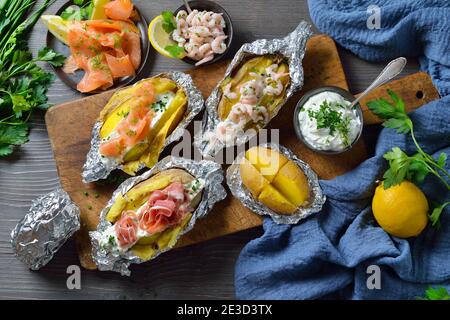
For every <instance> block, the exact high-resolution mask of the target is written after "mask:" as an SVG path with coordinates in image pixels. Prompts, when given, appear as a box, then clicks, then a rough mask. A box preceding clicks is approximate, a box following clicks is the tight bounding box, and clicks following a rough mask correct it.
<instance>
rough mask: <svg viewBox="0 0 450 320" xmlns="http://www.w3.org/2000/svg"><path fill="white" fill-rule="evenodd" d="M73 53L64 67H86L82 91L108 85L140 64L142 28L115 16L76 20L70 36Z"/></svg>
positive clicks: (71, 70) (132, 73)
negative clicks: (113, 18)
mask: <svg viewBox="0 0 450 320" xmlns="http://www.w3.org/2000/svg"><path fill="white" fill-rule="evenodd" d="M67 40H68V44H69V47H70V51H71V57H69V58H68V59H67V62H66V64H65V66H64V69H63V70H64V71H65V72H67V73H73V72H74V71H75V70H77V69H83V70H84V71H85V75H84V77H83V79H82V80H81V81H80V83H78V85H77V89H78V90H79V91H81V92H90V91H93V90H96V89H107V88H109V87H111V86H112V85H113V83H114V79H115V78H120V77H127V76H132V75H134V74H135V71H136V69H137V68H139V66H140V64H141V42H140V35H139V30H138V29H137V28H136V26H135V25H134V24H133V23H132V22H128V21H115V20H109V19H104V20H87V21H73V22H72V23H71V24H70V25H69V32H68V36H67Z"/></svg>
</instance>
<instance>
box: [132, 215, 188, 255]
mask: <svg viewBox="0 0 450 320" xmlns="http://www.w3.org/2000/svg"><path fill="white" fill-rule="evenodd" d="M191 217H192V214H190V213H189V214H187V215H186V217H185V218H184V219H183V222H182V223H181V224H179V225H176V226H174V227H171V228H169V229H166V230H164V231H163V232H160V233H157V234H154V235H151V236H149V237H143V238H141V239H139V241H138V243H136V244H135V245H134V246H133V247H132V248H131V252H132V253H133V254H134V255H136V256H138V257H139V258H141V259H142V260H144V261H145V260H150V259H151V258H152V257H153V256H155V254H156V253H157V252H158V251H162V250H164V249H166V248H172V247H173V246H174V245H175V243H176V241H177V237H178V234H179V233H180V232H181V231H183V229H184V228H185V227H186V225H187V224H188V223H189V221H190V220H191Z"/></svg>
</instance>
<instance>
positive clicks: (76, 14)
mask: <svg viewBox="0 0 450 320" xmlns="http://www.w3.org/2000/svg"><path fill="white" fill-rule="evenodd" d="M60 16H61V18H62V19H63V20H66V21H73V20H78V21H80V20H81V18H82V13H81V9H80V8H79V7H67V8H66V9H65V10H64V11H63V12H62V13H61V15H60Z"/></svg>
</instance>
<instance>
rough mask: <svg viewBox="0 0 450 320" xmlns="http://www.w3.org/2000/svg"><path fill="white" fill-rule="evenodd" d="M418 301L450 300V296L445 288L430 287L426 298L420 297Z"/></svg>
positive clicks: (426, 292)
mask: <svg viewBox="0 0 450 320" xmlns="http://www.w3.org/2000/svg"><path fill="white" fill-rule="evenodd" d="M417 299H418V300H450V295H449V294H448V291H447V289H445V288H444V287H438V288H436V289H435V288H433V287H431V286H430V287H428V289H427V290H426V291H425V297H418V298H417Z"/></svg>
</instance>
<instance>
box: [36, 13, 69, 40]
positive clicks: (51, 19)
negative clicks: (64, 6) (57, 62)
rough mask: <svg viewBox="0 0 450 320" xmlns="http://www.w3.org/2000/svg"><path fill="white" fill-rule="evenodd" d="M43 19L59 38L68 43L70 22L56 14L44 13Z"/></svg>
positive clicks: (49, 29) (52, 32)
mask: <svg viewBox="0 0 450 320" xmlns="http://www.w3.org/2000/svg"><path fill="white" fill-rule="evenodd" d="M41 20H42V22H43V23H44V25H45V26H46V27H47V29H48V31H50V32H51V34H53V35H54V36H55V37H56V38H57V39H58V40H60V41H61V42H63V43H65V44H67V34H68V33H69V27H68V22H67V21H66V20H63V18H61V17H60V16H55V15H43V16H41Z"/></svg>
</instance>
